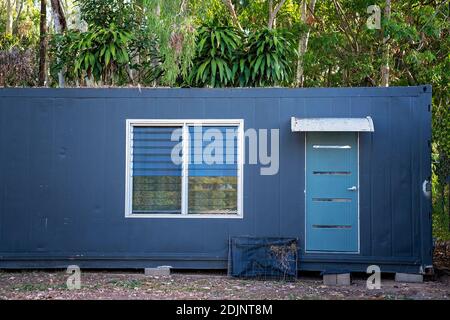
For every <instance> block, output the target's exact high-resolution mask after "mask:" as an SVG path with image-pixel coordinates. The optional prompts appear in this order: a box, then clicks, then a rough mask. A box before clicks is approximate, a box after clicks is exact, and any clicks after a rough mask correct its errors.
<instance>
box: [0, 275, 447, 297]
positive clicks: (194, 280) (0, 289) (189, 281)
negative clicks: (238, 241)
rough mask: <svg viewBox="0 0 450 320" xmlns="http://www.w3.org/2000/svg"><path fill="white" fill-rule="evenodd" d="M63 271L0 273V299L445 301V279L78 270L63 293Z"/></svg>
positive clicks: (65, 276)
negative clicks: (289, 278) (332, 283)
mask: <svg viewBox="0 0 450 320" xmlns="http://www.w3.org/2000/svg"><path fill="white" fill-rule="evenodd" d="M68 276H69V275H68V274H66V273H65V272H64V271H15V272H10V271H8V272H7V271H0V300H3V299H46V300H53V299H170V300H174V299H203V300H204V299H224V300H227V299H389V300H391V299H450V279H449V277H448V276H446V277H441V278H439V279H437V280H434V281H425V282H423V283H416V284H412V283H408V284H406V283H397V282H395V281H394V280H393V279H392V276H390V277H389V276H388V277H383V279H382V287H381V289H380V290H368V289H366V286H365V279H364V278H363V277H362V276H360V277H359V278H356V279H355V278H354V279H353V284H352V285H351V286H347V287H327V286H324V285H323V284H322V281H321V277H319V276H311V275H301V276H300V277H299V279H298V280H297V281H295V282H284V281H259V280H242V279H235V278H228V277H227V276H226V275H224V274H218V273H208V272H203V273H174V274H172V275H170V276H166V277H150V276H145V275H144V274H142V273H138V272H121V273H118V272H111V271H108V272H106V271H104V272H98V271H95V272H94V271H83V272H82V274H81V289H79V290H68V289H67V287H66V281H67V277H68Z"/></svg>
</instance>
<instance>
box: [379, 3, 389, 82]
mask: <svg viewBox="0 0 450 320" xmlns="http://www.w3.org/2000/svg"><path fill="white" fill-rule="evenodd" d="M384 18H385V20H386V21H387V22H389V19H390V18H391V0H386V5H385V7H384ZM383 33H384V37H383V46H384V49H383V65H382V66H381V86H382V87H389V35H388V34H387V33H386V31H385V30H384V29H383Z"/></svg>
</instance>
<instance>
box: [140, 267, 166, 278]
mask: <svg viewBox="0 0 450 320" xmlns="http://www.w3.org/2000/svg"><path fill="white" fill-rule="evenodd" d="M170 268H171V267H169V266H160V267H157V268H145V269H144V274H145V275H146V276H170Z"/></svg>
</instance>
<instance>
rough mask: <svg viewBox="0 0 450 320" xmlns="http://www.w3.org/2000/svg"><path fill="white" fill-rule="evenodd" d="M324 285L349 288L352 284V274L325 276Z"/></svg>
mask: <svg viewBox="0 0 450 320" xmlns="http://www.w3.org/2000/svg"><path fill="white" fill-rule="evenodd" d="M323 284H324V285H326V286H349V285H350V284H351V277H350V273H339V274H324V275H323Z"/></svg>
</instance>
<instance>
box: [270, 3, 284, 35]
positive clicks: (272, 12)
mask: <svg viewBox="0 0 450 320" xmlns="http://www.w3.org/2000/svg"><path fill="white" fill-rule="evenodd" d="M285 2H286V0H281V1H280V2H279V3H278V4H277V5H276V6H275V9H273V8H272V7H273V2H272V0H270V1H269V21H268V23H267V28H269V30H272V29H273V27H274V26H275V19H276V18H277V14H278V11H280V9H281V7H282V6H283V4H284V3H285Z"/></svg>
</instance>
